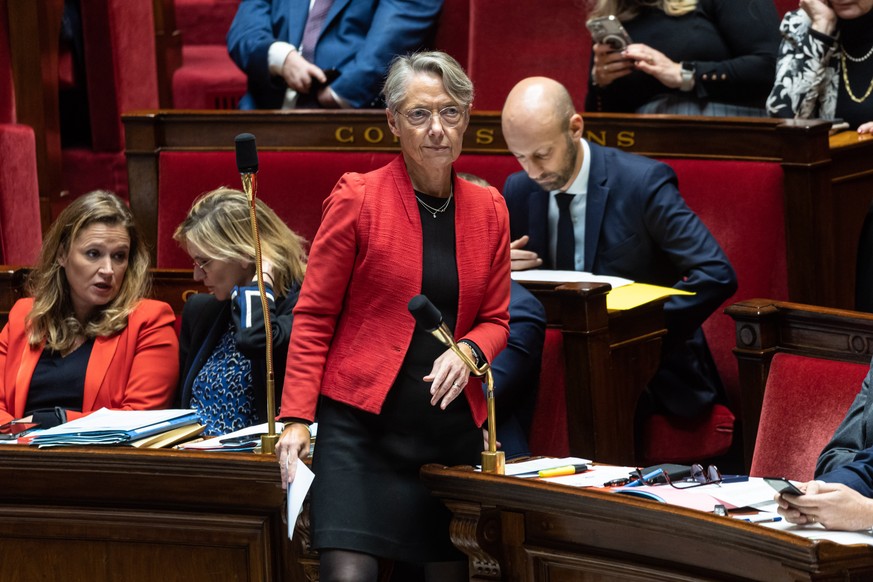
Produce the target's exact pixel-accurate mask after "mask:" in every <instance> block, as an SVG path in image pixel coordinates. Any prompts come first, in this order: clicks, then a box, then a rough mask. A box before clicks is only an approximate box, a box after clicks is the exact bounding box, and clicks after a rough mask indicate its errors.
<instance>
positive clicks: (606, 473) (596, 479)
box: [540, 465, 636, 487]
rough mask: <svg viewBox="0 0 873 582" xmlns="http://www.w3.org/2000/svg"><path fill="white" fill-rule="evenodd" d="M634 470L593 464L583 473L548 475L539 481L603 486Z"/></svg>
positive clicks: (633, 468) (576, 485) (632, 468)
mask: <svg viewBox="0 0 873 582" xmlns="http://www.w3.org/2000/svg"><path fill="white" fill-rule="evenodd" d="M635 470H636V468H635V467H616V466H613V465H594V466H592V467H591V468H590V469H589V470H588V471H585V472H584V473H576V474H575V475H564V476H563V477H548V478H545V479H540V481H548V482H549V483H560V484H561V485H571V486H573V487H603V484H604V483H606V482H607V481H612V480H613V479H621V478H623V477H627V476H628V475H630V474H631V473H632V472H633V471H635Z"/></svg>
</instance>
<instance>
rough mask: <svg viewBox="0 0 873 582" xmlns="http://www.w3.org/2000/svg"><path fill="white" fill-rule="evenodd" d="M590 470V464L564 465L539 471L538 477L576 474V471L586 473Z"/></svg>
mask: <svg viewBox="0 0 873 582" xmlns="http://www.w3.org/2000/svg"><path fill="white" fill-rule="evenodd" d="M587 470H588V465H564V466H563V467H555V468H554V469H543V470H542V471H539V472H537V476H538V477H563V476H564V475H575V474H576V473H584V472H585V471H587Z"/></svg>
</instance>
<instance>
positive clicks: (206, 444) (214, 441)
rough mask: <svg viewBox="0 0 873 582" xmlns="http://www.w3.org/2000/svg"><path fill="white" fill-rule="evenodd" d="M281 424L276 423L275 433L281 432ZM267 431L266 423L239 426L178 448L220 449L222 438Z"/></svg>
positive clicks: (196, 449)
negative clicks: (239, 427)
mask: <svg viewBox="0 0 873 582" xmlns="http://www.w3.org/2000/svg"><path fill="white" fill-rule="evenodd" d="M283 426H284V425H283V424H282V423H281V422H277V423H276V433H277V434H282V428H283ZM266 432H267V423H266V422H264V423H261V424H256V425H254V426H248V427H246V428H241V429H239V430H235V431H233V432H229V433H227V434H223V435H221V436H219V437H214V438H209V439H205V440H202V441H197V442H195V443H183V444H182V445H181V447H180V448H183V449H191V450H195V451H211V450H215V449H221V448H222V446H221V442H220V441H222V440H224V439H229V438H234V437H241V436H246V435H250V434H261V433H263V434H266Z"/></svg>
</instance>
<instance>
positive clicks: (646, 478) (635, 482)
mask: <svg viewBox="0 0 873 582" xmlns="http://www.w3.org/2000/svg"><path fill="white" fill-rule="evenodd" d="M663 473H664V469H655V470H654V471H652V472H650V473H646V474H645V475H643V476H642V478H641V479H634V480H633V481H631V482H630V483H628V484H627V485H625V487H639V486H640V485H644V484H646V483H648V482H649V481H651V480H652V479H654V478H655V477H659V476H661V475H662V474H663Z"/></svg>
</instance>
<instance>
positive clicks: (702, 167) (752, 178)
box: [641, 159, 788, 464]
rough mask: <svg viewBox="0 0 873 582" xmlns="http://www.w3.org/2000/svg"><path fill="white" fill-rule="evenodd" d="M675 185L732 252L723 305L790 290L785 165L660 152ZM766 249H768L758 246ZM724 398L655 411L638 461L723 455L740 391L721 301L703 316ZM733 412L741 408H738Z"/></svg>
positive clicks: (785, 294)
mask: <svg viewBox="0 0 873 582" xmlns="http://www.w3.org/2000/svg"><path fill="white" fill-rule="evenodd" d="M664 161H666V162H667V163H668V164H670V165H671V166H672V167H673V169H674V170H675V171H676V174H677V176H678V178H679V189H680V191H681V192H682V195H683V197H684V198H685V200H686V202H687V203H688V206H689V207H690V208H691V209H692V210H694V211H695V212H696V213H697V215H698V216H700V218H701V220H702V221H703V223H704V224H706V226H707V227H708V228H709V230H710V232H711V233H712V235H713V236H714V237H715V238H716V240H717V241H718V242H719V244H720V245H721V247H722V248H723V249H724V251H725V253H726V254H727V256H728V259H730V261H731V264H732V265H733V267H734V269H735V270H736V272H737V281H738V289H737V292H736V294H735V295H734V297H732V298H731V299H729V300H728V301H727V302H725V306H726V305H727V304H729V303H733V302H735V301H740V300H743V299H748V298H750V297H773V298H776V299H783V300H784V299H787V298H788V275H787V271H786V252H785V233H784V218H783V193H782V169H781V168H780V166H779V164H776V163H766V162H738V161H714V160H679V159H668V160H664ZM763 249H766V252H765V251H764V250H763ZM703 329H704V333H705V334H706V339H707V342H708V344H709V348H710V350H711V351H712V355H713V359H714V360H715V363H716V367H717V368H718V372H719V375H720V376H721V379H722V382H723V384H724V387H725V391H726V393H727V396H728V402H729V406H722V405H716V406H714V407H713V409H712V411H711V413H710V414H709V415H707V416H706V417H705V418H702V419H697V420H695V421H694V422H689V421H687V420H683V419H678V418H671V417H667V416H662V415H655V416H654V417H652V419H651V420H650V421H649V422H648V423H647V425H646V426H645V427H644V429H643V435H642V441H641V442H643V443H644V445H645V449H644V450H643V451H642V462H644V463H646V464H651V463H654V462H659V463H660V462H683V461H684V462H695V461H701V460H704V459H710V458H713V457H717V456H719V455H722V454H724V453H726V452H727V451H728V449H729V448H730V445H731V441H732V438H733V432H734V431H733V428H734V427H733V425H734V416H735V414H734V412H735V411H739V410H740V391H739V382H738V378H737V366H736V360H735V358H734V355H733V347H734V345H736V339H735V337H736V332H735V327H734V323H733V321H732V320H731V318H730V317H728V316H727V315H725V314H724V313H723V309H722V308H719V309H717V310H716V311H715V313H713V314H712V315H711V316H710V317H709V319H707V320H706V322H705V323H704V324H703ZM737 413H738V412H737Z"/></svg>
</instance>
